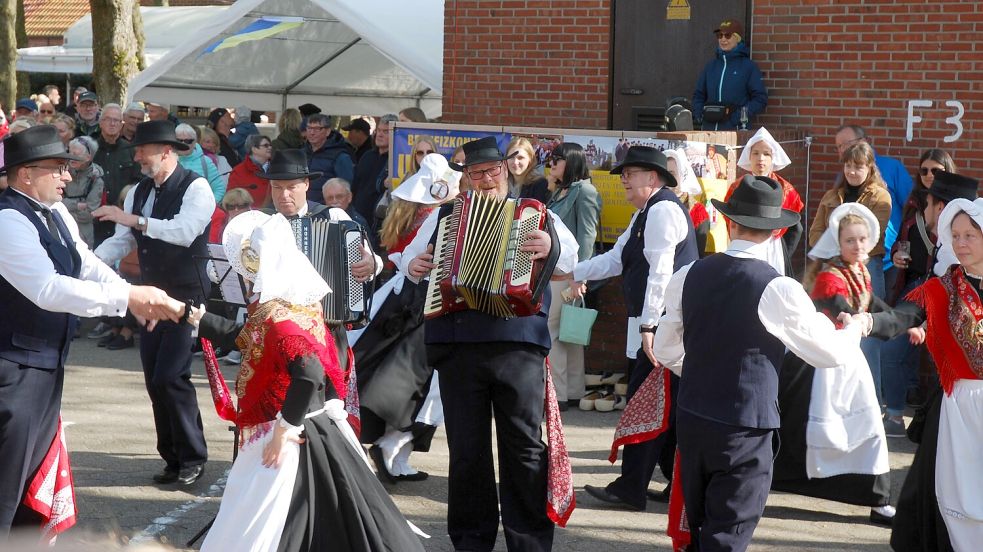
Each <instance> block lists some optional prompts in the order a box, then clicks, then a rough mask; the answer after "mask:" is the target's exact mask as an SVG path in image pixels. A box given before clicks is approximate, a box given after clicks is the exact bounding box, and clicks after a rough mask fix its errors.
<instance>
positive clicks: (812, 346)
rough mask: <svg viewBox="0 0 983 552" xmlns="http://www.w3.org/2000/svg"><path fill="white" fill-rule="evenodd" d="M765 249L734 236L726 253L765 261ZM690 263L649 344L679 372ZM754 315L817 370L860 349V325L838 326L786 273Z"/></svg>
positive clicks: (671, 290)
mask: <svg viewBox="0 0 983 552" xmlns="http://www.w3.org/2000/svg"><path fill="white" fill-rule="evenodd" d="M768 247H769V244H768V243H767V242H764V243H760V244H756V243H753V242H749V241H745V240H734V241H732V242H730V248H729V249H727V251H725V252H724V254H725V255H730V256H732V257H738V258H752V259H759V260H762V261H765V262H767V260H768V259H767V255H768ZM696 262H699V261H696ZM692 266H693V263H690V264H689V265H686V266H685V267H683V268H681V269H680V270H679V272H677V273H675V274H674V275H673V276H672V278H671V279H670V280H669V286H668V288H667V289H666V313H665V314H664V315H663V316H662V318H661V319H660V320H659V327H658V329H657V330H656V332H655V342H654V344H653V347H652V350H653V352H654V353H655V358H656V359H657V360H658V361H659V362H661V363H662V364H663V365H664V366H666V367H667V368H669V369H670V370H672V371H673V372H675V373H676V374H678V375H682V369H683V358H684V356H685V351H684V349H683V312H682V302H683V286H684V285H685V282H686V275H687V274H689V269H690V268H691V267H692ZM758 319H759V320H760V321H761V324H762V325H764V327H765V330H767V331H768V333H770V334H771V335H773V336H775V337H776V338H778V339H779V341H781V342H782V343H783V344H784V345H785V346H786V347H787V348H788V349H789V350H790V351H792V352H793V353H795V355H796V356H798V357H799V358H801V359H802V360H804V361H806V363H808V364H810V365H811V366H814V367H816V368H836V367H838V366H842V365H844V364H846V363H847V362H848V361H849V360H850V359H851V358H852V356H853V353H855V352H856V351H858V350H859V347H860V337H861V335H860V325H859V324H849V325H847V326H846V327H845V328H843V329H842V330H837V329H836V326H834V325H833V323H832V322H830V320H829V318H828V317H827V316H826V315H825V314H823V313H821V312H818V311H817V310H816V307H815V305H814V304H813V302H812V299H810V298H809V295H808V294H807V293H806V292H805V290H804V289H803V288H802V284H800V283H799V282H797V281H795V280H793V279H792V278H788V277H786V276H779V277H778V278H775V279H774V280H772V281H771V282H770V283H769V284H768V285H767V286H766V287H765V289H764V292H763V293H762V294H761V299H760V301H759V302H758Z"/></svg>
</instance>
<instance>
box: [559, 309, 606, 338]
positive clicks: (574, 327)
mask: <svg viewBox="0 0 983 552" xmlns="http://www.w3.org/2000/svg"><path fill="white" fill-rule="evenodd" d="M595 320H597V311H596V310H594V309H588V308H586V307H584V300H583V298H581V299H580V306H579V307H578V306H577V301H574V302H573V304H567V303H564V304H563V306H562V307H561V308H560V336H559V338H560V341H562V342H564V343H572V344H574V345H588V344H589V343H590V331H591V328H593V327H594V321H595Z"/></svg>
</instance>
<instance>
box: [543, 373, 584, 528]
mask: <svg viewBox="0 0 983 552" xmlns="http://www.w3.org/2000/svg"><path fill="white" fill-rule="evenodd" d="M544 370H545V371H546V392H545V393H544V397H543V398H544V401H545V403H544V405H543V406H544V410H545V414H546V453H547V458H548V466H547V475H546V479H547V485H546V515H547V516H549V518H550V519H551V520H553V523H555V524H557V525H559V526H560V527H566V525H567V520H568V519H570V515H571V514H573V510H574V508H576V507H577V497H576V495H574V492H573V469H572V468H571V466H570V456H569V455H568V454H567V445H566V441H565V439H564V437H563V419H562V418H561V417H560V407H559V405H558V404H557V402H556V389H555V388H554V387H553V372H552V371H551V369H550V361H549V359H546V363H545V366H544Z"/></svg>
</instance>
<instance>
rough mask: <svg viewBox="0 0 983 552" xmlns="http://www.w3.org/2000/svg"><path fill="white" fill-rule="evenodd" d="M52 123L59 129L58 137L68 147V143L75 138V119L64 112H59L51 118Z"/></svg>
mask: <svg viewBox="0 0 983 552" xmlns="http://www.w3.org/2000/svg"><path fill="white" fill-rule="evenodd" d="M50 124H51V125H53V126H54V127H55V128H56V129H57V130H58V139H59V140H61V141H62V143H64V144H65V147H68V143H69V142H71V141H72V138H75V119H73V118H71V117H69V116H68V115H66V114H64V113H57V114H55V116H54V117H52V118H51V123H50Z"/></svg>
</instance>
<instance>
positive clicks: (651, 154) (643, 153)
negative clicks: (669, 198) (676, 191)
mask: <svg viewBox="0 0 983 552" xmlns="http://www.w3.org/2000/svg"><path fill="white" fill-rule="evenodd" d="M667 165H668V162H667V161H666V155H665V154H664V153H662V152H661V151H659V150H657V149H655V148H653V147H652V146H632V147H630V148H628V153H626V154H625V160H624V161H622V162H621V164H620V165H618V166H617V167H615V168H613V169H611V174H621V172H622V171H624V170H625V168H627V167H644V168H646V169H652V170H653V171H655V172H657V173H659V174H660V175H662V178H664V179H665V181H666V186H668V187H670V188H675V187H676V177H675V176H673V175H672V173H671V172H669V168H668V166H667Z"/></svg>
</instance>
